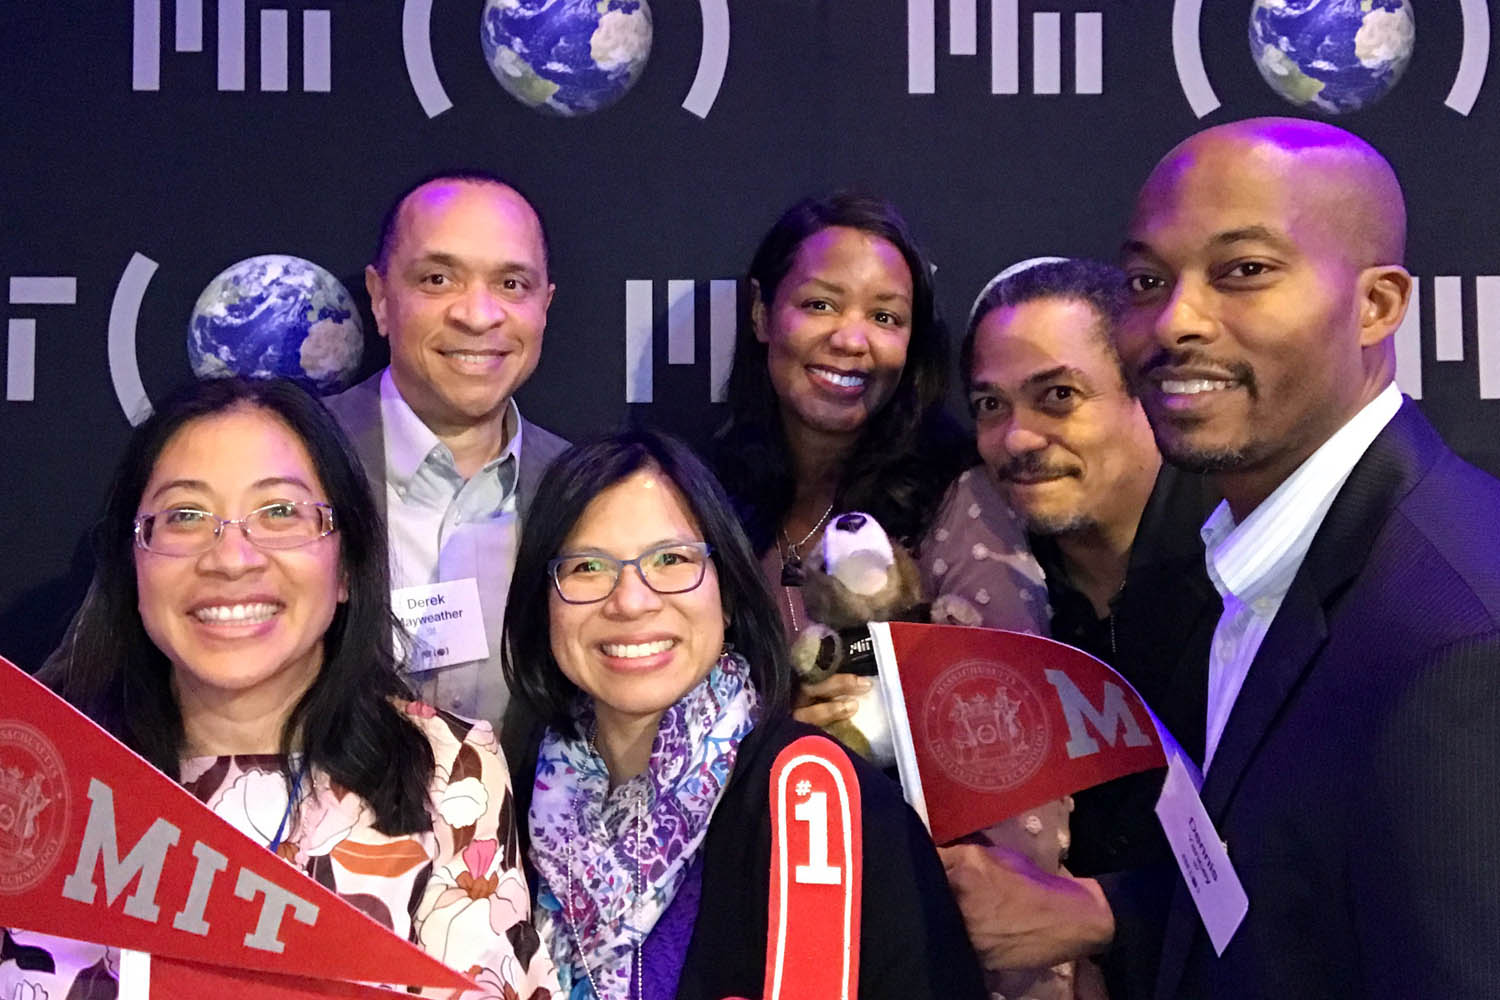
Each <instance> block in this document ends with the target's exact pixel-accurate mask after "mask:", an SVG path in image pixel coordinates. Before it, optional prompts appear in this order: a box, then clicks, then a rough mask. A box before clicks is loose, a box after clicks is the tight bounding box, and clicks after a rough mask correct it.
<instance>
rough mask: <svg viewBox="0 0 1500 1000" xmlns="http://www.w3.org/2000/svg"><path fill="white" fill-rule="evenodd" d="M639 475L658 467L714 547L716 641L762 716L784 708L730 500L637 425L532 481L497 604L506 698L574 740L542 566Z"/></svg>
mask: <svg viewBox="0 0 1500 1000" xmlns="http://www.w3.org/2000/svg"><path fill="white" fill-rule="evenodd" d="M641 469H658V470H660V471H661V473H662V474H663V475H665V476H666V477H667V478H668V479H670V480H671V481H672V482H673V483H674V484H675V485H676V487H677V489H678V491H679V492H680V493H681V494H682V496H683V499H684V500H685V501H686V502H687V506H688V510H689V511H690V512H691V513H692V515H693V519H694V520H696V521H697V522H698V527H699V529H701V530H702V532H703V540H704V541H706V542H708V544H709V545H710V546H712V547H713V556H712V559H713V563H714V568H715V571H716V572H717V573H718V579H719V594H720V598H721V600H722V601H723V604H724V611H725V613H726V614H727V615H728V617H729V625H728V627H727V628H726V629H725V632H724V637H725V640H726V641H727V642H729V643H730V644H731V645H732V646H733V647H734V649H735V650H736V651H737V652H738V653H739V654H740V655H742V656H743V657H744V658H745V660H746V661H747V662H748V663H749V664H750V679H751V683H753V684H754V685H755V690H756V691H757V692H758V693H759V694H760V699H761V717H762V718H767V717H770V716H772V715H776V714H781V713H784V712H786V711H787V705H788V699H789V697H790V690H791V670H790V667H789V666H788V664H787V661H786V636H785V633H784V631H783V629H782V625H781V616H780V615H779V614H778V613H777V611H776V605H775V604H774V603H772V600H771V595H770V593H769V592H767V590H766V584H765V580H764V578H763V577H762V576H761V572H760V567H759V565H758V564H757V563H756V560H755V553H754V552H753V551H752V550H751V548H750V542H749V540H748V539H747V538H746V537H745V533H744V531H742V530H741V528H740V524H739V520H738V519H737V518H736V517H735V514H734V509H733V507H731V506H730V503H729V498H728V497H727V496H725V494H724V489H723V487H721V486H720V485H719V483H718V481H717V480H716V479H714V476H713V473H712V472H710V471H709V470H708V467H707V466H706V465H704V464H703V461H702V460H701V459H699V458H698V456H697V455H695V454H693V452H692V450H691V449H689V448H688V446H687V445H685V444H683V443H682V442H681V441H678V440H677V439H676V438H674V437H671V436H669V435H667V434H662V433H659V432H656V431H652V430H647V429H644V428H638V429H633V430H628V431H624V432H621V433H619V434H613V435H610V436H608V437H603V438H598V439H596V440H594V441H590V442H587V443H583V444H577V445H574V446H573V447H572V448H570V449H568V450H567V451H565V452H564V453H563V454H562V455H560V456H559V457H558V458H557V459H556V460H555V461H554V462H553V463H552V465H551V467H550V468H548V470H547V473H546V475H544V476H543V477H542V481H541V482H540V483H539V484H538V485H537V490H536V496H535V497H533V498H532V501H531V506H530V508H528V512H527V516H526V524H525V527H524V528H523V530H522V533H521V545H520V548H519V550H518V551H517V553H516V568H515V573H514V575H513V576H512V577H511V583H510V595H509V596H508V597H507V598H506V601H505V631H504V638H503V640H502V644H501V664H502V668H503V670H504V671H505V683H506V685H507V686H508V687H509V688H510V694H511V697H512V698H519V699H521V700H522V702H524V703H525V704H526V705H527V707H529V708H530V709H531V710H532V711H533V712H535V713H536V715H537V717H538V718H540V719H543V720H545V721H546V722H547V723H548V724H549V725H551V726H552V727H553V728H554V729H555V730H557V731H558V732H560V733H562V734H563V735H565V736H570V737H571V736H575V735H576V733H575V732H574V726H573V721H572V716H571V714H570V711H569V709H570V708H571V706H572V704H573V701H574V699H575V698H577V697H578V694H579V691H578V688H577V687H576V686H575V685H574V684H573V682H572V681H570V680H568V678H567V677H566V676H564V674H563V672H562V668H560V667H559V666H558V665H557V659H556V658H555V657H554V656H553V655H552V635H551V632H552V630H551V618H550V610H549V609H550V603H551V600H552V590H553V587H552V582H551V580H550V578H549V574H548V571H547V563H548V562H549V561H551V560H552V559H553V558H555V557H556V556H557V555H558V552H559V550H560V549H561V547H562V544H563V542H564V541H565V540H566V539H567V537H568V535H569V533H571V532H572V530H573V526H574V525H576V524H577V523H578V519H579V518H580V517H581V516H583V512H584V509H585V508H586V507H588V505H589V504H590V503H591V502H592V501H593V499H594V498H595V497H597V496H598V495H599V494H600V493H602V492H603V491H604V490H606V489H608V488H609V487H611V486H613V485H615V484H616V483H618V482H620V481H621V480H624V479H626V478H628V477H629V476H630V475H631V474H633V473H635V472H637V471H639V470H641Z"/></svg>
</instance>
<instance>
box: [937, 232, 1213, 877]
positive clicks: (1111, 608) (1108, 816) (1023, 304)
mask: <svg viewBox="0 0 1500 1000" xmlns="http://www.w3.org/2000/svg"><path fill="white" fill-rule="evenodd" d="M1125 305H1126V288H1125V276H1124V274H1123V273H1121V272H1120V271H1119V270H1117V269H1116V268H1113V267H1110V266H1109V265H1106V264H1100V263H1096V262H1094V261H1088V260H1061V259H1055V258H1045V259H1040V260H1038V261H1035V262H1026V263H1024V264H1022V265H1017V266H1016V267H1014V268H1010V269H1008V270H1007V271H1005V272H1002V273H1001V275H1000V276H998V277H997V279H996V280H995V281H992V282H991V283H990V285H989V286H988V287H987V288H986V289H985V290H984V292H983V293H982V294H981V295H980V296H979V299H978V301H976V302H975V304H974V309H973V311H972V318H971V320H970V322H969V330H968V334H967V336H966V337H965V338H964V341H963V344H962V346H961V348H960V352H959V368H960V370H961V372H962V375H963V379H964V382H965V384H966V385H967V387H968V393H969V408H970V411H971V412H972V413H973V416H974V425H975V431H976V436H977V439H978V440H977V443H978V447H979V453H980V455H981V456H982V457H983V458H984V461H985V464H986V466H988V468H989V470H990V471H991V472H992V473H993V474H994V476H995V479H996V480H997V481H998V482H999V484H1000V487H1001V490H1002V492H1003V494H1004V498H1005V500H1006V501H1007V502H1008V503H1009V505H1010V507H1011V509H1012V510H1014V511H1015V512H1016V514H1017V515H1018V516H1019V517H1020V518H1021V520H1022V521H1023V522H1024V524H1025V525H1026V528H1027V534H1028V541H1029V542H1030V545H1031V551H1032V552H1033V553H1034V554H1035V555H1036V557H1037V560H1038V561H1039V562H1040V563H1041V565H1042V568H1043V570H1044V571H1045V572H1046V578H1047V594H1048V598H1049V603H1050V605H1051V616H1050V623H1049V624H1050V631H1051V635H1052V637H1053V638H1054V639H1059V640H1061V641H1063V642H1066V643H1069V644H1071V645H1074V646H1077V647H1079V648H1080V649H1083V650H1085V651H1087V652H1089V653H1092V654H1093V655H1094V656H1097V657H1098V658H1099V659H1101V660H1103V661H1105V662H1106V663H1108V664H1110V665H1111V666H1113V667H1114V668H1115V669H1116V670H1119V671H1120V672H1121V673H1122V674H1123V675H1124V676H1125V677H1126V679H1127V680H1129V681H1130V682H1131V684H1133V685H1134V686H1135V687H1136V689H1137V690H1138V691H1140V693H1141V695H1142V696H1143V697H1145V699H1146V700H1147V702H1148V703H1149V704H1150V705H1151V706H1152V707H1153V708H1154V709H1155V710H1156V712H1157V714H1158V715H1159V716H1161V718H1162V720H1163V721H1164V722H1165V723H1166V724H1167V726H1168V728H1169V729H1171V731H1172V733H1173V735H1174V736H1176V737H1177V738H1178V740H1179V741H1180V742H1181V743H1182V744H1183V746H1184V748H1185V749H1187V750H1188V752H1189V753H1190V754H1192V755H1193V756H1194V757H1195V758H1196V757H1200V756H1201V753H1202V743H1203V736H1202V733H1203V722H1202V716H1203V689H1204V687H1205V685H1204V682H1203V664H1202V659H1203V657H1204V656H1206V654H1207V649H1208V637H1209V635H1210V633H1211V631H1212V626H1213V615H1212V614H1210V609H1211V605H1212V604H1214V603H1216V602H1215V601H1214V600H1213V598H1214V591H1213V588H1212V586H1211V585H1210V584H1209V582H1208V577H1207V575H1206V574H1205V573H1204V569H1203V542H1202V541H1201V539H1199V537H1198V529H1197V526H1198V525H1199V524H1201V523H1202V520H1203V518H1204V517H1205V516H1207V514H1208V512H1209V511H1210V510H1212V509H1213V502H1214V500H1216V499H1217V498H1216V497H1213V498H1211V497H1210V496H1209V494H1208V492H1207V486H1206V484H1205V482H1204V480H1203V479H1202V477H1200V476H1196V475H1193V474H1192V473H1188V472H1183V471H1180V470H1178V469H1175V468H1173V467H1171V466H1163V465H1162V461H1161V455H1160V454H1159V453H1158V451H1157V449H1156V442H1155V441H1154V440H1153V439H1152V436H1151V428H1150V425H1149V424H1148V423H1147V422H1146V415H1145V413H1144V412H1143V411H1142V409H1141V404H1140V401H1139V400H1138V399H1137V398H1136V397H1135V394H1134V392H1133V391H1132V390H1131V388H1130V386H1129V384H1128V382H1127V380H1126V377H1125V372H1124V369H1123V367H1122V366H1121V363H1120V357H1119V355H1118V354H1117V353H1116V351H1115V348H1114V344H1113V341H1112V339H1111V338H1112V337H1113V335H1114V331H1115V327H1116V325H1117V324H1118V323H1119V321H1120V318H1121V316H1122V315H1123V313H1124V310H1125ZM1157 777H1158V779H1159V777H1160V776H1159V775H1158V776H1157ZM1158 783H1159V781H1158ZM1127 784H1128V783H1127ZM1122 789H1123V786H1116V787H1115V788H1113V789H1112V790H1111V791H1110V792H1109V793H1106V794H1102V795H1101V794H1091V795H1090V794H1086V795H1084V796H1081V797H1080V802H1079V809H1080V815H1078V816H1077V817H1075V822H1074V835H1075V836H1074V847H1073V850H1072V852H1071V853H1070V855H1069V867H1070V868H1071V869H1072V870H1073V871H1075V872H1081V873H1087V874H1093V873H1096V872H1102V871H1115V870H1118V869H1120V868H1122V867H1133V866H1135V865H1138V864H1140V863H1142V862H1143V861H1145V860H1147V859H1149V858H1152V857H1154V856H1156V855H1157V854H1158V853H1159V852H1158V848H1159V847H1161V846H1164V845H1163V843H1162V842H1161V840H1160V837H1159V834H1158V833H1157V832H1156V831H1155V830H1154V829H1153V828H1154V826H1155V819H1154V817H1153V816H1152V814H1151V810H1150V805H1151V803H1150V801H1149V796H1148V801H1146V802H1145V803H1144V806H1145V808H1144V809H1143V810H1138V812H1139V815H1138V816H1137V817H1136V819H1135V828H1134V829H1131V830H1125V829H1121V828H1120V826H1119V821H1120V819H1121V817H1120V816H1119V815H1118V810H1119V809H1120V808H1121V807H1122V806H1123V805H1124V804H1125V803H1124V800H1123V799H1121V798H1120V793H1121V792H1122Z"/></svg>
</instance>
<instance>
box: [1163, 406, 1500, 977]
mask: <svg viewBox="0 0 1500 1000" xmlns="http://www.w3.org/2000/svg"><path fill="white" fill-rule="evenodd" d="M1497 525H1500V482H1497V481H1496V480H1494V479H1492V478H1491V477H1489V476H1487V475H1485V474H1484V473H1482V472H1480V471H1478V470H1477V469H1474V468H1472V467H1471V466H1469V465H1467V464H1465V463H1464V462H1462V461H1461V460H1460V459H1459V458H1458V457H1457V456H1455V455H1454V454H1453V453H1452V452H1451V451H1449V450H1448V449H1447V447H1445V446H1444V444H1443V442H1442V440H1441V439H1440V438H1439V437H1438V435H1437V432H1436V431H1434V430H1433V428H1432V426H1431V425H1430V424H1429V423H1428V422H1427V421H1426V419H1425V418H1423V417H1422V415H1421V414H1420V413H1419V412H1418V410H1417V409H1416V407H1415V406H1414V405H1413V404H1412V403H1411V402H1410V401H1409V400H1408V401H1407V402H1405V403H1404V404H1403V406H1402V408H1401V410H1400V412H1399V413H1398V414H1397V415H1396V416H1395V418H1394V419H1392V421H1391V422H1390V424H1389V425H1387V427H1386V428H1385V429H1384V430H1383V431H1382V432H1381V434H1380V435H1379V437H1377V438H1376V439H1375V442H1374V443H1373V444H1372V445H1371V446H1370V448H1369V450H1368V451H1367V452H1366V453H1365V455H1364V456H1363V457H1362V458H1361V459H1360V461H1359V463H1358V464H1357V465H1356V466H1355V468H1354V471H1353V473H1352V474H1351V475H1350V477H1349V479H1348V480H1347V482H1346V483H1345V485H1344V487H1343V488H1342V489H1341V490H1340V491H1339V494H1338V496H1337V497H1336V498H1335V500H1334V502H1333V505H1332V507H1331V508H1330V509H1329V511H1328V515H1327V517H1326V518H1325V519H1324V521H1323V523H1322V525H1321V527H1320V528H1319V530H1318V533H1317V535H1316V536H1315V537H1314V539H1313V543H1312V547H1311V549H1310V551H1309V552H1308V555H1307V559H1306V560H1305V562H1304V563H1303V565H1302V567H1301V569H1300V570H1299V572H1298V574H1297V576H1296V578H1295V580H1294V581H1293V583H1292V586H1291V590H1290V591H1289V592H1288V594H1287V596H1286V599H1285V601H1284V602H1283V604H1282V606H1281V609H1280V611H1279V612H1278V613H1277V615H1276V618H1275V620H1274V621H1273V622H1272V624H1271V627H1270V630H1269V632H1268V633H1267V635H1266V637H1265V641H1264V642H1263V643H1262V645H1261V647H1260V650H1259V652H1258V653H1257V655H1256V658H1255V660H1254V662H1253V663H1252V665H1251V667H1250V671H1249V674H1248V676H1247V678H1246V680H1245V684H1244V687H1243V689H1242V690H1241V692H1240V695H1239V698H1238V700H1237V701H1236V703H1235V706H1234V709H1233V711H1232V712H1231V714H1230V717H1229V721H1228V724H1227V726H1226V728H1225V731H1224V734H1223V737H1222V739H1221V740H1220V742H1219V746H1218V749H1217V751H1216V753H1215V756H1214V762H1213V766H1212V768H1211V769H1210V771H1209V774H1208V776H1207V778H1206V781H1205V784H1204V786H1203V800H1204V805H1205V806H1206V808H1207V810H1208V813H1209V816H1210V817H1211V818H1212V819H1213V821H1214V823H1215V825H1216V827H1217V829H1218V831H1219V835H1220V837H1221V838H1222V839H1223V840H1224V841H1225V842H1226V843H1227V845H1228V850H1229V858H1230V861H1231V863H1232V864H1233V865H1234V867H1235V870H1236V871H1237V872H1238V874H1239V877H1240V880H1241V881H1242V882H1243V883H1244V886H1245V890H1246V892H1247V894H1248V896H1249V899H1250V910H1249V914H1248V915H1247V916H1246V918H1245V920H1244V922H1243V923H1242V924H1241V926H1240V928H1239V930H1238V932H1237V933H1236V934H1235V936H1234V938H1233V939H1232V940H1231V941H1230V942H1229V945H1228V946H1227V948H1226V949H1225V952H1224V954H1223V956H1222V957H1216V956H1215V955H1214V952H1213V949H1212V947H1211V945H1210V944H1209V941H1208V937H1207V934H1206V933H1205V932H1204V931H1203V929H1202V926H1201V924H1200V923H1199V920H1198V917H1197V914H1196V911H1195V910H1194V909H1193V906H1192V903H1191V901H1190V900H1189V898H1188V895H1187V891H1186V889H1185V888H1184V887H1183V885H1182V884H1181V879H1180V877H1179V878H1178V879H1177V885H1176V890H1175V895H1174V898H1173V903H1172V908H1171V913H1170V915H1169V918H1168V921H1167V927H1166V932H1165V944H1164V947H1163V951H1162V960H1161V965H1160V972H1159V977H1158V980H1157V984H1156V995H1157V997H1158V998H1163V1000H1164V998H1169V997H1181V998H1194V1000H1199V998H1206V997H1212V998H1215V1000H1218V998H1226V1000H1233V998H1239V997H1244V998H1269V997H1275V998H1276V1000H1303V998H1305V1000H1329V998H1335V997H1371V996H1400V997H1407V996H1410V997H1418V996H1421V997H1466V998H1467V997H1487V996H1496V995H1500V774H1497V769H1500V765H1497V761H1500V541H1497V538H1496V534H1495V532H1496V530H1497Z"/></svg>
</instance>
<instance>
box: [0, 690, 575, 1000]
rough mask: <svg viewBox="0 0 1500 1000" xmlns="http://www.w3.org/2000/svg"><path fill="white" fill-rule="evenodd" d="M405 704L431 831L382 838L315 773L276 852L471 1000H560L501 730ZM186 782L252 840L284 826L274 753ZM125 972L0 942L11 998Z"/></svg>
mask: <svg viewBox="0 0 1500 1000" xmlns="http://www.w3.org/2000/svg"><path fill="white" fill-rule="evenodd" d="M402 707H403V709H404V711H405V712H406V713H407V717H408V718H409V719H410V721H412V722H413V723H415V724H416V726H417V727H418V728H419V729H420V730H421V731H422V733H423V735H425V736H426V737H427V739H428V741H429V742H430V743H431V744H432V751H433V757H434V758H435V760H436V762H437V769H436V771H435V773H434V774H433V776H432V783H431V786H430V792H429V808H430V810H431V813H432V820H433V824H432V829H431V830H429V831H425V832H422V833H414V834H401V835H398V836H394V837H392V836H387V835H385V834H383V833H380V832H378V831H377V830H375V828H374V825H373V822H374V817H373V815H372V814H371V812H370V809H369V807H368V806H367V805H366V803H365V802H364V801H363V800H362V799H360V798H359V797H358V796H356V795H354V794H352V793H350V792H348V791H347V790H345V789H343V788H340V787H339V786H338V785H336V784H334V783H333V782H332V781H330V780H329V778H328V776H327V775H324V774H321V773H315V774H314V775H313V776H312V778H311V780H310V781H306V780H304V781H303V782H301V788H300V791H299V795H300V802H299V805H298V809H297V811H296V813H297V815H296V824H295V827H294V828H293V829H291V830H289V831H284V832H283V836H282V840H281V843H280V845H279V846H278V847H277V850H276V853H277V854H278V855H280V856H281V857H282V858H283V859H284V860H286V861H287V863H289V864H292V865H295V866H296V867H297V868H299V869H301V870H302V871H303V872H304V873H306V874H307V876H308V877H309V878H312V879H313V880H315V881H316V882H318V883H319V884H321V885H322V886H324V887H325V888H327V889H328V890H329V891H331V892H333V893H335V894H337V895H338V896H341V897H342V898H343V899H344V900H346V901H347V902H349V903H351V904H352V905H353V906H354V907H355V908H357V909H359V910H360V911H362V912H364V913H366V914H368V915H369V916H370V917H371V918H373V919H374V920H375V921H376V922H378V923H380V924H382V925H383V926H385V927H387V928H389V929H390V930H391V931H392V932H393V933H395V934H397V935H399V936H400V937H403V938H407V939H409V940H411V941H413V942H415V943H416V944H417V945H418V946H419V947H421V948H422V949H423V950H424V951H426V952H427V953H428V954H430V955H432V956H433V957H434V958H437V959H438V960H439V961H441V962H444V963H445V964H447V965H448V966H450V967H452V968H454V969H457V970H458V971H460V972H464V973H466V974H467V975H468V976H469V978H470V979H472V980H474V982H475V983H477V984H478V986H479V990H478V991H470V992H469V993H466V994H465V995H464V996H465V1000H477V998H486V1000H488V998H498V1000H551V998H552V997H553V996H554V994H555V993H556V991H557V973H556V971H555V970H554V968H553V965H552V960H551V958H550V957H549V956H548V955H547V952H546V949H545V948H543V947H542V945H541V942H540V939H539V938H538V936H537V933H536V931H535V929H533V927H532V924H531V903H530V895H529V893H528V892H527V887H526V876H525V874H524V872H523V870H522V866H521V857H520V846H519V843H518V840H517V833H516V819H515V806H514V800H513V798H512V796H511V787H510V776H509V773H508V772H507V770H506V767H505V762H504V760H503V758H502V757H501V756H500V754H499V743H498V742H497V741H496V738H495V733H494V730H493V729H492V728H491V727H490V725H489V723H487V722H480V723H475V724H473V725H472V726H471V725H469V724H467V723H462V722H459V721H457V720H454V719H451V717H448V716H444V715H439V714H438V712H437V711H436V710H435V709H433V708H432V707H431V706H428V705H425V704H422V703H420V702H413V703H409V704H404V705H403V706H402ZM181 779H182V783H183V785H184V786H185V787H186V788H187V789H188V791H190V792H192V793H193V795H194V796H195V797H197V798H198V800H199V801H201V802H202V803H203V804H204V805H206V806H208V807H209V808H210V809H212V810H213V811H214V812H215V813H217V814H218V815H219V816H221V817H223V818H224V819H226V820H228V821H229V822H230V824H232V825H233V826H234V827H235V828H236V829H238V830H239V831H240V832H241V833H244V834H245V835H247V836H248V837H250V839H252V840H254V841H256V842H257V843H261V844H266V845H269V844H270V843H271V842H272V841H273V840H275V838H276V835H277V831H278V828H279V827H281V826H282V825H283V817H286V816H287V812H288V810H287V802H288V798H289V794H288V787H287V783H286V780H285V779H284V778H283V777H282V774H281V758H280V757H279V756H276V755H272V754H267V755H257V756H234V757H196V758H190V759H188V760H185V761H184V762H183V764H182V773H181ZM287 822H288V823H290V820H288V821H287ZM118 972H119V954H118V950H117V949H114V948H106V947H104V946H102V945H94V944H88V943H85V942H80V941H70V940H67V939H63V938H57V937H51V936H48V935H43V934H33V933H30V932H28V931H4V932H3V938H0V998H3V1000H65V998H74V997H77V998H85V1000H113V998H114V997H115V995H116V988H115V980H116V977H117V976H118ZM398 985H399V984H398ZM434 992H440V991H434Z"/></svg>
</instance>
